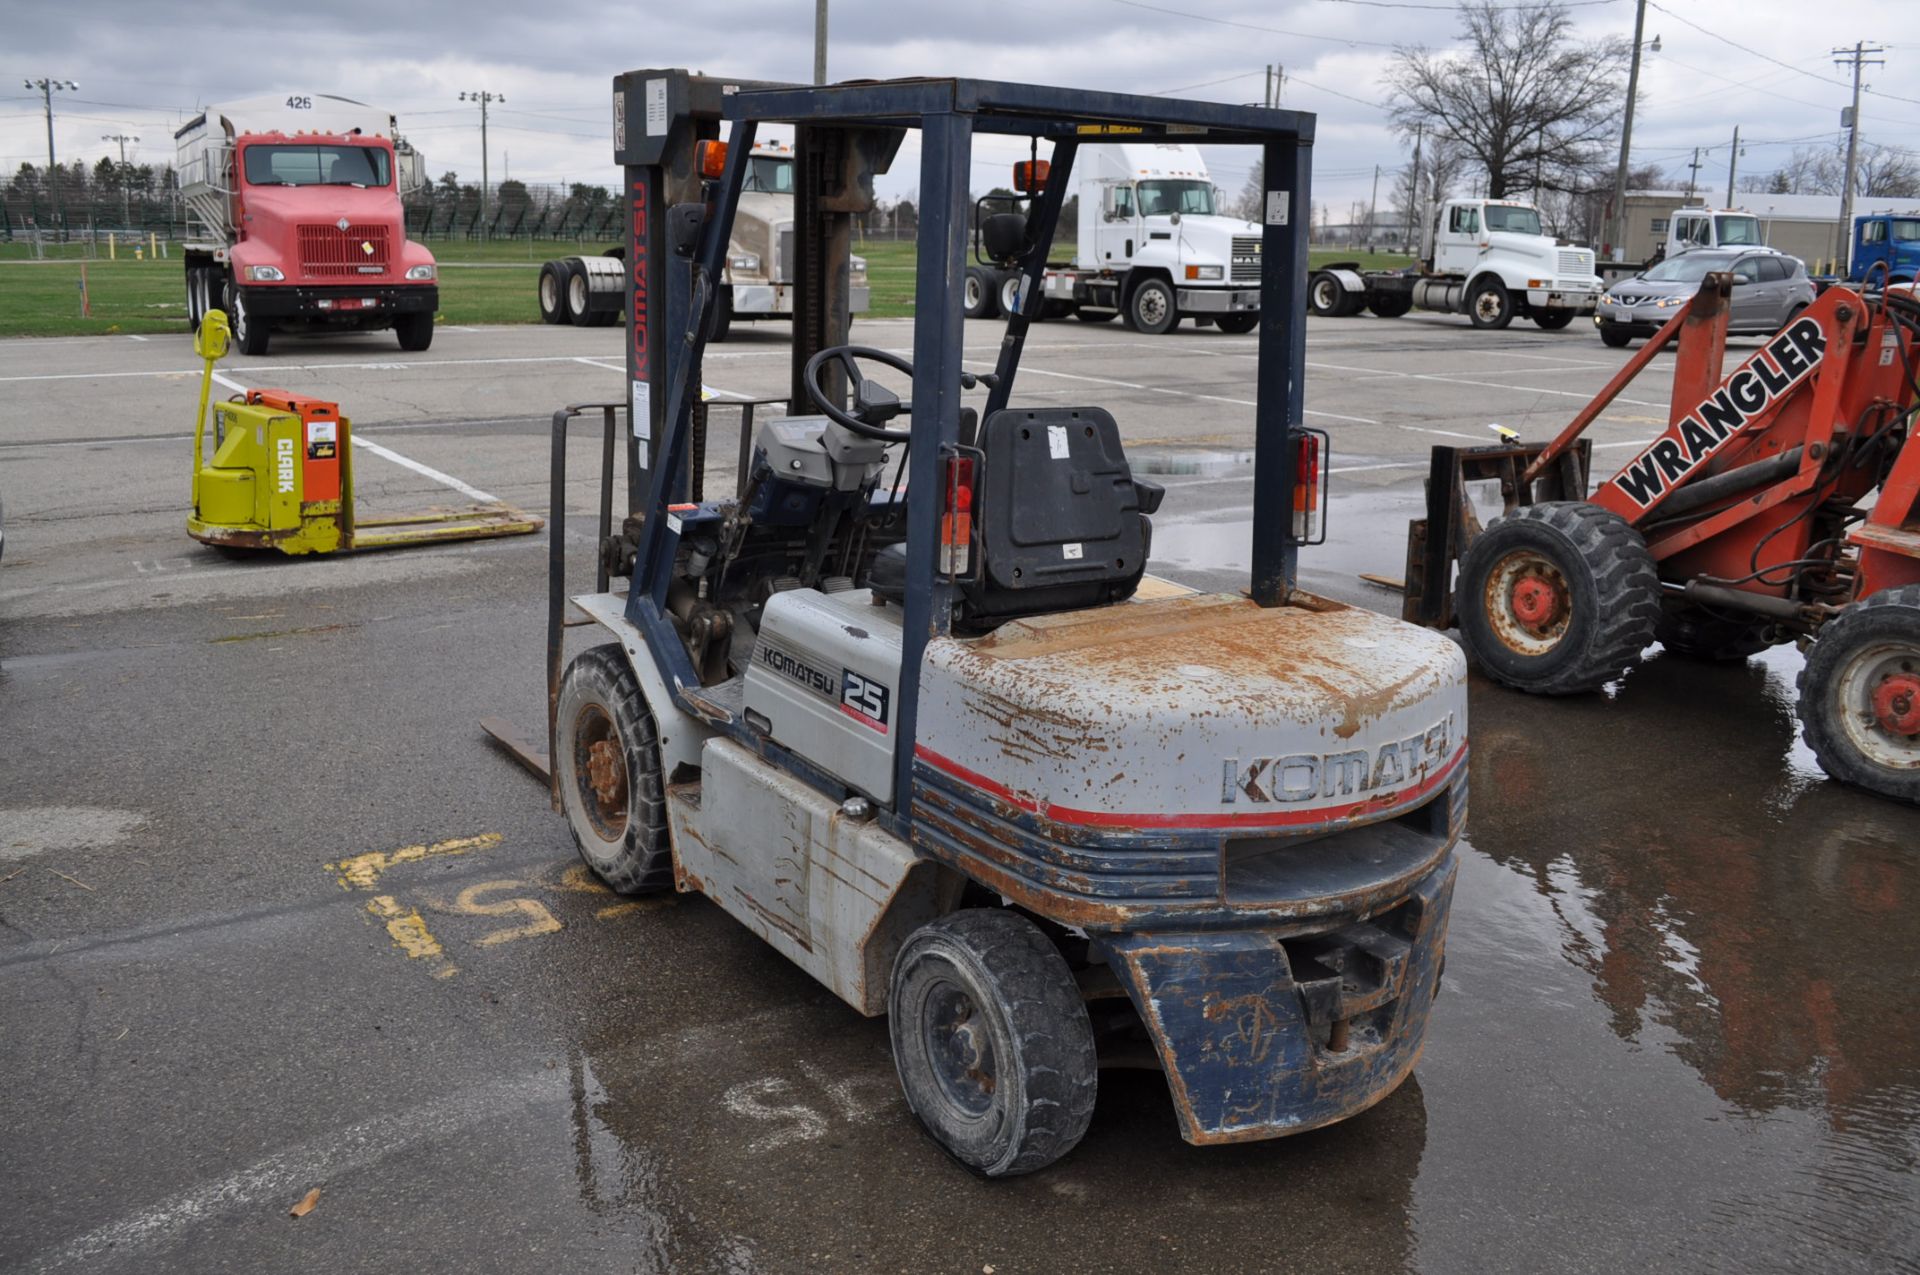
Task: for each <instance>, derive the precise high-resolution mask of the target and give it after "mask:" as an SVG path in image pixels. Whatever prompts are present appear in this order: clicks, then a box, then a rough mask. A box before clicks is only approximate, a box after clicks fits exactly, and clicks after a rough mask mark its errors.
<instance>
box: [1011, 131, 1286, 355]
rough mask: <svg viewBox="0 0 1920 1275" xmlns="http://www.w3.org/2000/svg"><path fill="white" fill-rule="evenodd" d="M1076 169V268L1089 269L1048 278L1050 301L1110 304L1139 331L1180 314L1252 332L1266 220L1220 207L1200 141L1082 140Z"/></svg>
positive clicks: (1156, 328)
mask: <svg viewBox="0 0 1920 1275" xmlns="http://www.w3.org/2000/svg"><path fill="white" fill-rule="evenodd" d="M1076 169H1078V170H1079V176H1078V177H1077V179H1076V182H1075V193H1076V194H1077V195H1078V196H1079V200H1080V226H1079V240H1078V246H1077V248H1076V250H1075V259H1074V265H1075V267H1076V269H1077V270H1079V271H1081V272H1088V273H1087V274H1084V275H1081V276H1069V275H1060V276H1058V277H1057V278H1050V279H1049V280H1048V294H1047V295H1048V298H1049V300H1055V299H1061V300H1072V301H1078V302H1082V303H1086V304H1089V305H1091V306H1092V307H1094V308H1095V309H1096V310H1098V309H1100V308H1102V307H1111V308H1112V309H1115V310H1117V311H1119V313H1120V314H1121V315H1122V316H1123V317H1125V318H1126V320H1127V321H1128V323H1129V324H1130V325H1131V326H1133V327H1135V328H1138V329H1139V330H1140V331H1143V332H1150V333H1160V332H1165V331H1167V330H1168V329H1170V328H1172V327H1173V326H1174V325H1175V324H1177V323H1178V322H1179V321H1180V320H1181V319H1183V318H1191V319H1194V320H1196V321H1197V322H1200V323H1203V324H1212V325H1214V326H1217V327H1219V328H1221V329H1222V330H1223V331H1227V332H1250V331H1252V330H1253V327H1254V325H1255V324H1256V323H1258V322H1259V319H1260V289H1259V282H1260V227H1259V226H1257V225H1255V224H1254V223H1252V222H1250V221H1243V220H1241V219H1240V218H1238V217H1228V216H1224V215H1222V214H1221V212H1220V211H1219V208H1218V207H1217V205H1216V202H1215V197H1214V185H1213V178H1212V176H1211V175H1210V174H1209V173H1208V172H1207V165H1206V161H1205V160H1204V159H1203V158H1201V155H1200V152H1199V150H1198V149H1197V148H1196V147H1193V146H1188V145H1182V144H1174V143H1167V142H1160V143H1100V144H1096V145H1092V146H1083V147H1081V148H1080V155H1079V159H1078V160H1077V162H1076ZM1076 279H1077V280H1078V281H1079V282H1080V283H1081V284H1082V286H1081V287H1080V288H1078V289H1077V290H1076V289H1074V288H1073V287H1072V284H1073V282H1075V281H1076Z"/></svg>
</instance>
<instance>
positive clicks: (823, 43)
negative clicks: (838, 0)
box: [813, 0, 827, 84]
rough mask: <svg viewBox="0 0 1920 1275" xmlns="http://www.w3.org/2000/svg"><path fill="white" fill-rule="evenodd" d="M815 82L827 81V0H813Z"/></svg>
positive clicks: (822, 82) (823, 82)
mask: <svg viewBox="0 0 1920 1275" xmlns="http://www.w3.org/2000/svg"><path fill="white" fill-rule="evenodd" d="M813 82H814V83H815V84H825V83H826V82H827V0H813Z"/></svg>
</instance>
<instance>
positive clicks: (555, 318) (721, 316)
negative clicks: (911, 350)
mask: <svg viewBox="0 0 1920 1275" xmlns="http://www.w3.org/2000/svg"><path fill="white" fill-rule="evenodd" d="M793 216H794V214H793V146H792V144H791V143H788V142H756V143H754V147H753V150H752V152H751V154H750V156H749V158H748V160H747V171H746V173H745V174H744V175H743V177H742V179H741V186H740V204H739V210H738V211H737V212H736V213H735V214H734V219H733V236H732V239H731V241H730V242H729V244H728V246H727V266H726V270H725V271H724V272H723V274H722V276H721V280H720V289H719V295H718V296H716V297H715V298H714V315H713V320H712V322H713V328H712V335H711V336H710V337H709V338H708V339H709V340H713V341H724V340H726V339H727V334H728V331H729V329H731V327H732V326H733V324H734V323H736V322H741V323H751V322H756V321H760V320H767V319H773V320H779V319H785V320H788V321H791V320H792V318H793V283H794V260H793ZM625 257H626V253H625V251H624V250H623V249H619V248H615V249H612V250H611V251H609V252H607V253H606V254H604V255H602V256H598V257H562V258H560V259H559V260H556V261H549V262H547V263H546V264H545V265H543V266H542V267H541V268H540V281H539V294H538V295H539V302H540V317H541V319H542V320H543V321H545V322H547V323H571V324H575V325H577V326H580V327H599V326H601V325H604V324H610V323H616V322H618V321H619V318H620V311H621V309H622V307H623V306H624V305H625V304H626V278H627V276H626V263H625ZM851 260H852V268H851V272H850V273H851V278H850V280H849V290H850V292H851V294H852V295H851V312H852V313H854V314H863V313H865V312H866V310H867V308H868V305H869V302H870V300H871V297H872V294H871V291H870V290H869V288H868V284H867V262H866V259H865V258H864V257H859V256H855V257H853V258H852V259H851Z"/></svg>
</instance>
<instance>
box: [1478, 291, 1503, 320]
mask: <svg viewBox="0 0 1920 1275" xmlns="http://www.w3.org/2000/svg"><path fill="white" fill-rule="evenodd" d="M1473 308H1474V310H1475V311H1476V312H1478V314H1479V315H1480V317H1481V318H1483V319H1497V318H1499V317H1500V311H1501V310H1503V309H1505V308H1506V307H1505V304H1504V303H1503V302H1502V301H1501V299H1500V294H1499V293H1498V292H1495V291H1494V290H1493V289H1492V288H1483V289H1481V290H1480V292H1479V294H1478V295H1476V296H1475V297H1474V299H1473Z"/></svg>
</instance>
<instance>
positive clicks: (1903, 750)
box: [1834, 641, 1920, 770]
mask: <svg viewBox="0 0 1920 1275" xmlns="http://www.w3.org/2000/svg"><path fill="white" fill-rule="evenodd" d="M1834 693H1835V694H1836V695H1838V696H1839V709H1840V711H1839V713H1838V714H1836V716H1837V717H1838V718H1839V720H1840V722H1841V723H1842V725H1843V726H1844V727H1845V729H1846V732H1847V737H1848V739H1849V740H1851V741H1852V743H1853V746H1854V747H1855V748H1858V749H1859V750H1860V751H1861V752H1862V753H1864V754H1865V755H1866V756H1867V758H1868V760H1870V761H1872V762H1873V763H1874V764H1875V765H1877V766H1884V767H1887V768H1888V769H1892V770H1920V645H1915V644H1910V643H1907V642H1898V641H1895V642H1876V643H1874V644H1873V645H1871V646H1867V647H1864V648H1862V649H1861V650H1860V651H1858V652H1856V653H1855V654H1854V655H1853V657H1852V658H1851V659H1849V660H1848V661H1847V662H1846V664H1845V665H1844V666H1842V668H1841V669H1840V675H1839V677H1837V678H1836V679H1835V692H1834Z"/></svg>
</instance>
